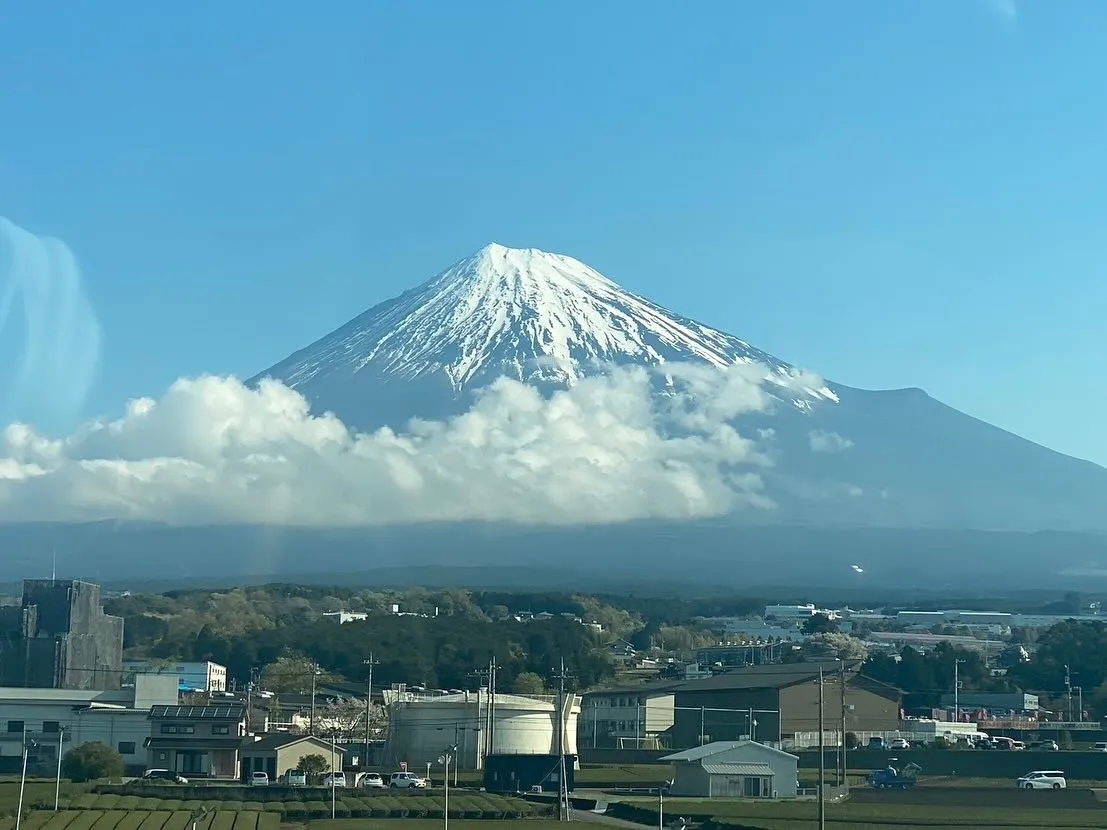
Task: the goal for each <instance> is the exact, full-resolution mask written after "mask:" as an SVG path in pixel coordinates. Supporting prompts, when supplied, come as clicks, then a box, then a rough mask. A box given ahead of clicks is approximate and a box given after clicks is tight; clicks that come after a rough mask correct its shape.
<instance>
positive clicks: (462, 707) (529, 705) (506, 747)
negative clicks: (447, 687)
mask: <svg viewBox="0 0 1107 830" xmlns="http://www.w3.org/2000/svg"><path fill="white" fill-rule="evenodd" d="M383 694H384V702H385V706H386V707H387V708H388V742H387V745H386V748H385V760H386V762H387V763H389V764H393V765H398V764H400V763H401V762H403V761H406V762H407V764H408V769H410V770H411V771H412V772H423V773H425V772H426V765H427V764H428V763H430V764H431V770H432V774H433V773H434V770H436V769H437V770H439V773H438V774H439V775H440V774H441V765H440V764H439V763H438V759H439V758H441V757H442V754H443V752H444V750H445V749H446V748H447V747H449V746H451V745H456V746H457V748H458V753H457V754H458V761H459V769H480V768H481V759H482V758H483V757H484V756H485V755H487V754H492V753H495V754H511V755H552V754H557V743H558V734H557V723H558V718H557V701H558V699H557V696H556V695H511V694H503V693H500V694H496V695H495V696H491V695H489V694H488V691H487V690H485V689H481V690H480V691H476V692H462V693H460V694H445V695H433V694H427V693H426V692H409V691H398V690H385V691H384V693H383ZM490 703H491V707H490ZM490 708H491V710H492V714H493V721H492V722H493V725H494V728H493V730H492V736H491V744H489V740H490V738H489V728H488V724H489V710H490ZM579 715H580V696H579V695H573V694H566V695H565V700H564V711H563V713H562V718H561V722H562V736H563V737H562V747H563V749H564V752H565V754H566V755H576V754H577V717H578V716H579Z"/></svg>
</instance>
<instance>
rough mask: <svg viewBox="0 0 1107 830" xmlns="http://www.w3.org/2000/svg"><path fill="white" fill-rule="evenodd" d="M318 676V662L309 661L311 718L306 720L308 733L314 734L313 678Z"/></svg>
mask: <svg viewBox="0 0 1107 830" xmlns="http://www.w3.org/2000/svg"><path fill="white" fill-rule="evenodd" d="M318 676H319V664H318V663H316V662H315V661H314V660H313V661H312V663H311V720H310V721H309V722H308V734H309V735H312V736H314V735H315V680H316V678H317V677H318Z"/></svg>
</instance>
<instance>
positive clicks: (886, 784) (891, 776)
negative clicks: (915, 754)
mask: <svg viewBox="0 0 1107 830" xmlns="http://www.w3.org/2000/svg"><path fill="white" fill-rule="evenodd" d="M918 777H919V765H918V764H908V765H907V766H905V767H904V768H903V769H902V770H897V769H896V768H895V767H893V766H891V765H889V766H887V767H885V768H884V769H874V770H873V771H872V772H870V773H869V778H868V783H869V786H870V787H872V788H873V789H876V790H906V789H907V788H908V787H913V786H915V782H916V781H917V780H918Z"/></svg>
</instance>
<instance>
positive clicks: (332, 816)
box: [312, 675, 338, 821]
mask: <svg viewBox="0 0 1107 830" xmlns="http://www.w3.org/2000/svg"><path fill="white" fill-rule="evenodd" d="M314 676H315V675H312V677H314ZM312 700H313V701H314V698H312ZM313 705H314V704H313ZM334 749H335V748H334V733H333V732H332V733H331V821H334V805H335V798H334V789H335V785H336V784H337V783H338V778H337V776H336V775H335V769H334V755H335V751H334Z"/></svg>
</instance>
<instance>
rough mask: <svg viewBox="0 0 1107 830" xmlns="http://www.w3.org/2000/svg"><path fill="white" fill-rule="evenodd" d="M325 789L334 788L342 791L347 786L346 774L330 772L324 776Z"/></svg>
mask: <svg viewBox="0 0 1107 830" xmlns="http://www.w3.org/2000/svg"><path fill="white" fill-rule="evenodd" d="M323 786H324V787H334V788H336V789H341V788H343V787H345V786H346V773H344V772H328V773H327V774H326V775H324V776H323Z"/></svg>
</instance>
